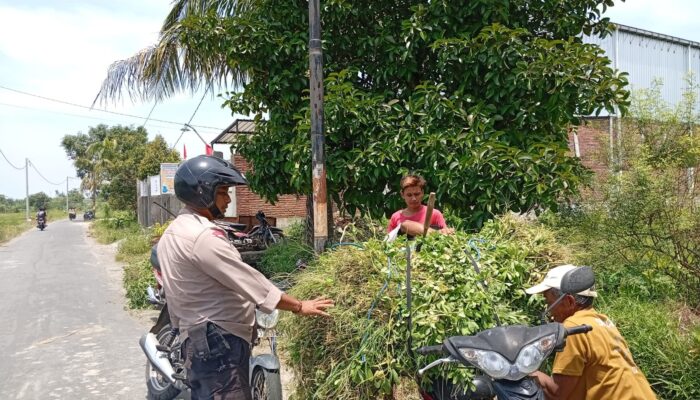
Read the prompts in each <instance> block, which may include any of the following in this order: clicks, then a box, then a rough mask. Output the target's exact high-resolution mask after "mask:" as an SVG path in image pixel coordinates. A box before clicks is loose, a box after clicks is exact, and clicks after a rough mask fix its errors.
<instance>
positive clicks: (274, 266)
mask: <svg viewBox="0 0 700 400" xmlns="http://www.w3.org/2000/svg"><path fill="white" fill-rule="evenodd" d="M313 257H314V250H313V249H312V248H310V247H309V246H307V245H305V244H302V243H301V242H296V241H290V240H285V241H282V242H280V243H277V244H275V245H273V246H271V247H270V248H269V249H267V250H266V251H265V254H263V256H262V257H261V258H260V262H259V264H258V268H259V269H260V271H261V272H262V273H263V274H265V276H267V277H268V278H269V277H273V276H276V275H281V274H282V275H284V274H289V273H292V272H294V271H295V270H296V269H297V263H299V262H301V263H304V264H306V263H308V262H309V261H310V260H312V259H313Z"/></svg>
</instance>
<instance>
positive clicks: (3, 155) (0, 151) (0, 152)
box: [0, 150, 26, 171]
mask: <svg viewBox="0 0 700 400" xmlns="http://www.w3.org/2000/svg"><path fill="white" fill-rule="evenodd" d="M0 154H2V157H3V158H4V159H5V161H7V163H8V164H10V165H11V166H12V168H14V169H17V170H20V171H21V170H23V169H24V168H26V165H25V166H24V167H22V168H20V167H17V166H15V165H14V164H12V162H10V160H8V159H7V156H5V153H3V152H2V150H0Z"/></svg>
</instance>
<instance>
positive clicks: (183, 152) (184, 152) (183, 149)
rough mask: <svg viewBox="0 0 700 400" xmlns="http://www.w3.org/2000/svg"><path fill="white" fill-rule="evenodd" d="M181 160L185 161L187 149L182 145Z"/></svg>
mask: <svg viewBox="0 0 700 400" xmlns="http://www.w3.org/2000/svg"><path fill="white" fill-rule="evenodd" d="M182 159H183V160H187V147H186V146H185V145H184V144H183V145H182Z"/></svg>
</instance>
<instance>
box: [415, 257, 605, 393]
mask: <svg viewBox="0 0 700 400" xmlns="http://www.w3.org/2000/svg"><path fill="white" fill-rule="evenodd" d="M594 283H595V277H594V275H593V270H592V269H591V268H590V267H579V268H577V269H575V270H572V271H569V272H567V273H566V274H565V275H564V277H563V278H562V283H561V291H562V295H561V297H560V298H559V299H558V300H557V302H555V303H554V304H553V305H552V306H550V307H549V308H548V309H547V310H546V311H545V313H544V314H543V315H546V313H547V312H549V311H550V310H551V309H552V308H553V307H554V306H555V305H556V304H557V303H558V302H559V301H561V299H562V298H563V297H564V296H565V295H566V294H575V293H579V292H582V291H584V290H586V289H589V288H591V287H593V284H594ZM591 329H592V328H591V326H589V325H579V326H575V327H572V328H568V329H567V328H565V327H564V325H562V324H560V323H556V322H554V323H543V324H542V325H539V326H533V327H527V326H523V325H509V326H498V327H495V328H491V329H486V330H484V331H481V332H479V333H477V334H476V335H473V336H453V337H450V338H447V339H446V340H445V341H444V342H443V344H442V345H437V346H425V347H421V348H419V349H418V350H417V352H418V353H419V354H422V355H429V354H440V355H443V356H444V357H443V358H440V359H437V360H435V361H433V362H431V363H430V364H428V365H426V366H425V367H423V368H421V369H420V370H419V371H418V375H419V376H422V375H423V374H425V372H426V371H428V370H430V369H431V368H434V367H436V366H438V365H442V364H451V363H458V364H462V365H464V366H467V367H473V368H476V369H477V370H479V371H481V372H482V373H483V374H484V375H477V376H475V377H474V378H473V380H472V385H471V389H466V390H465V389H464V388H459V387H455V386H454V385H451V384H445V383H444V382H441V381H440V380H436V381H434V382H433V387H432V388H429V389H427V390H424V389H421V393H420V394H421V396H422V397H423V399H424V400H448V399H450V400H452V399H458V400H466V399H479V400H481V399H484V400H486V399H489V400H490V399H493V398H494V397H495V398H497V399H498V400H521V399H522V400H524V399H535V400H544V398H545V397H544V392H543V390H542V388H541V387H540V386H539V385H538V384H537V383H536V382H535V380H534V379H533V378H531V377H530V374H531V373H533V372H535V371H537V370H538V369H539V368H540V365H541V364H542V363H543V362H544V360H546V359H547V358H548V357H549V356H550V355H551V354H552V353H554V352H555V351H561V350H562V349H563V348H564V347H565V346H566V338H567V336H569V335H576V334H581V333H586V332H589V331H590V330H591ZM465 386H467V385H465Z"/></svg>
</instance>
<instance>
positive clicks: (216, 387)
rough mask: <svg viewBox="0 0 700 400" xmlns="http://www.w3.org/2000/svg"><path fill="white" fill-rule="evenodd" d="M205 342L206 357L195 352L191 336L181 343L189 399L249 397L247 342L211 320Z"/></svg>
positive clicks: (241, 399) (248, 398)
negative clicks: (190, 388)
mask: <svg viewBox="0 0 700 400" xmlns="http://www.w3.org/2000/svg"><path fill="white" fill-rule="evenodd" d="M207 343H208V345H209V357H207V358H200V357H198V356H197V355H196V354H195V353H196V352H195V351H194V349H193V347H194V346H193V343H192V340H190V338H188V339H187V340H185V342H184V343H183V351H184V353H185V367H186V369H187V380H188V381H189V384H190V386H191V387H192V397H191V398H192V400H252V394H251V390H250V384H249V383H248V378H249V370H250V367H249V365H250V345H249V344H248V342H246V341H245V340H243V339H241V338H239V337H238V336H234V335H232V334H230V333H228V332H225V331H223V330H222V329H221V328H219V327H218V326H216V325H214V324H212V323H210V324H209V326H208V327H207Z"/></svg>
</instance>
